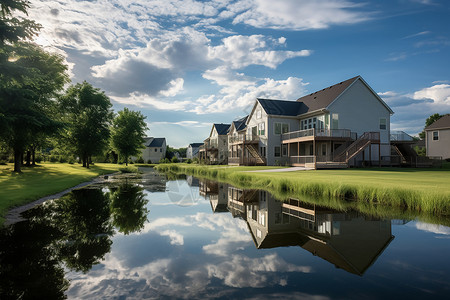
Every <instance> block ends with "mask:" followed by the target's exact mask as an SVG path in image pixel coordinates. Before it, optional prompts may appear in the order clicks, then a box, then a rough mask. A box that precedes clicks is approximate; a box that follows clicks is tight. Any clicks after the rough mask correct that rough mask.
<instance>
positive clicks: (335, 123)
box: [331, 114, 339, 129]
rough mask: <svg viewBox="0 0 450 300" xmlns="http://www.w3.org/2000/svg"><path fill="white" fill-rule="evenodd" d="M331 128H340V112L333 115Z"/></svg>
mask: <svg viewBox="0 0 450 300" xmlns="http://www.w3.org/2000/svg"><path fill="white" fill-rule="evenodd" d="M331 129H339V114H332V115H331Z"/></svg>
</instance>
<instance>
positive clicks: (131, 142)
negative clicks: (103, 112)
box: [111, 108, 147, 166]
mask: <svg viewBox="0 0 450 300" xmlns="http://www.w3.org/2000/svg"><path fill="white" fill-rule="evenodd" d="M145 118H146V117H145V116H143V115H142V114H141V112H139V111H132V110H129V109H128V108H124V109H123V110H122V111H119V113H118V115H117V116H116V118H115V119H114V121H113V126H112V134H111V145H112V147H113V149H114V150H115V151H117V152H118V153H119V155H120V156H121V157H123V158H125V163H126V165H127V166H128V158H129V157H130V156H132V155H138V154H139V153H140V149H142V148H144V147H143V138H144V135H145V130H146V129H147V124H146V123H145Z"/></svg>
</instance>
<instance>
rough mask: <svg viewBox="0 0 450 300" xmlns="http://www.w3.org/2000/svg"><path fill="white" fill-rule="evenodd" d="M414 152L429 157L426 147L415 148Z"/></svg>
mask: <svg viewBox="0 0 450 300" xmlns="http://www.w3.org/2000/svg"><path fill="white" fill-rule="evenodd" d="M414 151H416V153H417V155H419V156H427V150H426V148H425V147H419V146H415V147H414Z"/></svg>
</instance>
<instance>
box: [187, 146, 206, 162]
mask: <svg viewBox="0 0 450 300" xmlns="http://www.w3.org/2000/svg"><path fill="white" fill-rule="evenodd" d="M202 145H203V143H192V144H189V145H188V146H187V148H186V158H189V159H193V158H195V157H198V151H199V149H200V146H202Z"/></svg>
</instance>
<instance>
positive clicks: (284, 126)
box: [281, 123, 289, 133]
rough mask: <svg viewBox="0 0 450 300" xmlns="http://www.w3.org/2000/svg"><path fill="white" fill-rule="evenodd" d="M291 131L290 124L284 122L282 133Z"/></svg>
mask: <svg viewBox="0 0 450 300" xmlns="http://www.w3.org/2000/svg"><path fill="white" fill-rule="evenodd" d="M288 132H289V124H286V123H283V124H281V133H288Z"/></svg>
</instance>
